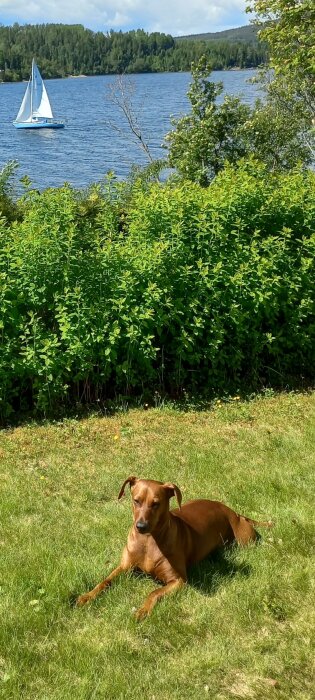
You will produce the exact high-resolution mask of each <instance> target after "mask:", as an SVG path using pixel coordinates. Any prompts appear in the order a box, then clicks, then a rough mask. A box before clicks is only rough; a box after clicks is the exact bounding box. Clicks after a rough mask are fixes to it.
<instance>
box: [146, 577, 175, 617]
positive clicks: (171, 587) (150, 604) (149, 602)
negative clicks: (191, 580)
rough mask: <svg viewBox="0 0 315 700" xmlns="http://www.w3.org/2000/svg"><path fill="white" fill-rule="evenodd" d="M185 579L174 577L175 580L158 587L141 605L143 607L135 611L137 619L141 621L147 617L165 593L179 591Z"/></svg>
mask: <svg viewBox="0 0 315 700" xmlns="http://www.w3.org/2000/svg"><path fill="white" fill-rule="evenodd" d="M184 584H185V581H184V579H182V578H177V579H174V580H173V581H170V582H169V583H167V584H166V586H163V587H162V588H156V589H155V590H154V591H152V593H150V595H148V597H147V598H146V600H145V601H144V603H143V605H141V608H139V610H137V612H136V613H135V617H136V620H138V622H140V620H143V619H144V618H145V617H147V616H148V615H150V613H151V611H152V609H153V608H154V606H155V605H156V603H157V602H158V600H160V598H163V597H164V596H165V595H169V594H170V593H175V591H178V590H179V589H180V588H182V586H184Z"/></svg>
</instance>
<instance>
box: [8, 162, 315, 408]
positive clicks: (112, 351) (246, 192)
mask: <svg viewBox="0 0 315 700" xmlns="http://www.w3.org/2000/svg"><path fill="white" fill-rule="evenodd" d="M20 206H21V210H22V211H23V220H22V221H20V222H18V221H15V222H13V223H12V224H11V225H9V223H8V222H6V221H5V220H4V219H1V220H0V333H1V335H0V387H1V388H0V392H1V393H0V404H1V409H0V410H1V413H2V415H5V414H7V413H8V412H10V411H12V410H14V409H23V408H30V407H36V408H37V409H38V410H40V411H47V410H50V409H53V408H55V407H56V406H57V405H60V404H62V403H69V402H71V403H73V402H75V401H79V402H80V401H87V402H91V401H95V400H97V399H98V398H104V397H112V396H114V395H115V393H119V392H120V393H123V394H134V393H139V392H143V391H144V390H148V391H154V390H160V389H162V390H163V391H169V392H173V393H174V392H175V393H178V392H180V391H181V390H182V388H183V387H185V388H186V389H187V390H194V389H196V390H198V391H200V390H202V389H203V390H204V391H205V392H206V393H211V392H218V391H220V392H229V391H233V390H235V388H237V389H239V388H240V387H243V388H250V387H255V386H256V387H257V386H258V385H259V383H260V382H263V383H264V382H268V381H271V382H272V383H273V384H286V383H287V382H288V381H289V380H290V377H293V376H295V377H300V376H301V374H304V375H305V376H311V377H312V368H313V367H314V360H315V357H314V352H315V351H314V348H315V325H314V300H315V297H314V284H313V279H314V245H315V238H314V231H315V188H314V173H311V172H309V173H301V172H296V173H295V174H293V175H282V176H280V175H278V176H270V174H268V173H267V172H266V170H265V169H264V167H263V166H258V164H256V163H254V162H253V163H252V164H247V165H246V164H245V165H244V166H241V167H239V168H237V169H235V168H233V167H231V166H230V167H227V168H226V169H225V170H224V171H223V172H222V173H220V174H219V175H218V177H217V178H216V180H215V181H214V183H213V184H212V186H211V187H210V188H208V189H202V188H200V187H199V186H197V185H193V184H188V183H185V184H183V185H177V186H172V185H166V186H164V187H163V188H162V187H161V186H160V185H158V184H150V183H145V182H142V181H141V182H139V183H136V184H135V185H134V187H133V191H132V192H130V191H128V188H125V186H124V185H119V184H115V183H114V182H113V181H112V180H110V179H109V180H108V181H106V182H105V183H104V184H103V185H102V186H95V187H93V188H91V189H90V190H88V191H87V192H86V193H77V192H75V191H74V190H72V189H71V188H70V187H67V186H64V187H63V188H60V189H53V190H47V191H45V192H43V193H42V194H39V193H36V192H33V191H30V192H28V193H27V194H26V195H25V196H24V198H23V201H22V202H21V203H20Z"/></svg>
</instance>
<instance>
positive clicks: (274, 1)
mask: <svg viewBox="0 0 315 700" xmlns="http://www.w3.org/2000/svg"><path fill="white" fill-rule="evenodd" d="M247 9H248V11H249V12H251V13H255V14H256V18H255V20H254V21H255V23H256V24H258V25H259V26H260V27H261V30H260V32H259V35H260V38H261V39H262V40H264V41H265V42H267V44H268V48H269V65H268V70H269V74H267V73H266V70H265V71H264V72H263V73H262V74H261V81H262V82H263V83H264V86H265V89H266V96H267V108H268V109H271V108H272V109H273V111H274V112H275V113H277V114H278V115H279V114H281V119H282V122H283V124H284V127H285V126H286V124H287V126H288V127H289V128H290V130H291V132H292V128H294V127H295V131H296V133H295V142H296V139H298V150H299V154H300V155H302V152H303V149H304V152H305V154H306V151H307V150H308V154H309V159H310V158H312V159H314V156H315V144H314V126H315V5H314V0H250V4H249V7H248V8H247ZM270 69H271V70H272V75H273V77H272V79H271V80H270ZM305 158H306V160H307V156H306V155H305Z"/></svg>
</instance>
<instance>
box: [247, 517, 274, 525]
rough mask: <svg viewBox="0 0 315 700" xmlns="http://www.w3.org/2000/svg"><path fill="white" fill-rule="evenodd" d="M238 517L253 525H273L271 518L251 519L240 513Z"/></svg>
mask: <svg viewBox="0 0 315 700" xmlns="http://www.w3.org/2000/svg"><path fill="white" fill-rule="evenodd" d="M239 517H240V518H244V520H247V522H248V523H251V525H254V526H255V527H273V526H274V523H273V522H272V520H253V519H252V518H247V517H246V515H240V516H239Z"/></svg>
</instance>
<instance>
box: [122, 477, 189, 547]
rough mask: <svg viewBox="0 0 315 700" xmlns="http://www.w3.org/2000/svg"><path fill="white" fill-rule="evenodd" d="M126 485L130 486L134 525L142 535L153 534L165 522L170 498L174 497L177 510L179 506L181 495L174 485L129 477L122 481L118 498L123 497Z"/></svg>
mask: <svg viewBox="0 0 315 700" xmlns="http://www.w3.org/2000/svg"><path fill="white" fill-rule="evenodd" d="M127 484H130V491H131V496H132V509H133V519H134V525H135V528H136V530H137V532H139V533H140V534H142V535H147V534H149V533H150V532H154V530H155V529H156V528H158V527H159V524H161V523H164V522H167V520H166V518H167V516H168V512H169V500H170V498H172V496H176V498H177V503H178V506H179V508H180V506H181V502H182V494H181V492H180V490H179V488H178V486H176V484H171V483H166V484H163V482H162V481H152V480H149V479H137V477H136V476H129V477H128V479H126V481H124V483H123V485H122V487H121V489H120V492H119V496H118V498H121V497H122V496H123V494H124V492H125V487H126V485H127Z"/></svg>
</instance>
